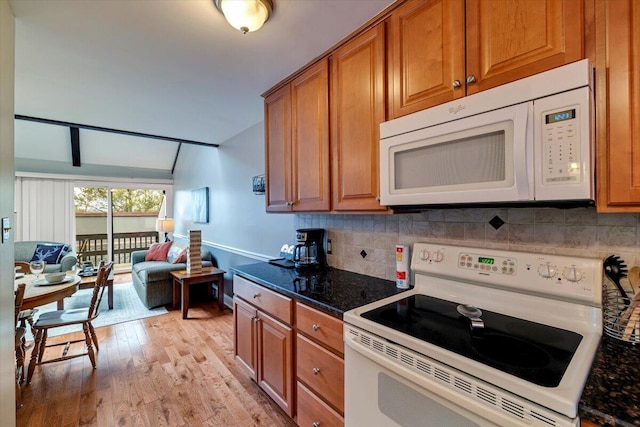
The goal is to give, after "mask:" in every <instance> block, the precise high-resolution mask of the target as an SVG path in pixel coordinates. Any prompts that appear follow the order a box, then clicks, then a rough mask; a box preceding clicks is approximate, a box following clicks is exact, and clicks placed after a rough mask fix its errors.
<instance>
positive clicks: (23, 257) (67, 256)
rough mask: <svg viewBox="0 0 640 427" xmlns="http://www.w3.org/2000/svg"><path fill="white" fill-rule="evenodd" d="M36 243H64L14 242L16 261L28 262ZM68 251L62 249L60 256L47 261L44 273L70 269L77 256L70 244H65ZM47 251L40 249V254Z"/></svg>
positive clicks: (54, 243) (43, 242)
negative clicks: (53, 260)
mask: <svg viewBox="0 0 640 427" xmlns="http://www.w3.org/2000/svg"><path fill="white" fill-rule="evenodd" d="M38 244H42V245H56V246H64V245H66V244H65V243H57V242H46V241H35V240H34V241H23V242H14V243H13V248H14V256H15V260H16V261H22V262H29V261H31V259H32V258H33V255H34V253H35V251H36V248H37V247H38ZM65 249H68V251H65V250H63V251H62V254H61V255H62V256H60V257H58V259H57V261H56V262H55V263H54V262H47V264H46V265H45V267H44V271H45V273H53V272H56V271H69V270H71V269H72V268H73V267H74V266H75V265H76V264H77V263H78V258H77V257H76V253H75V252H74V251H73V249H72V248H71V247H70V246H67V248H65ZM47 252H48V251H47V250H45V251H41V255H46V253H47Z"/></svg>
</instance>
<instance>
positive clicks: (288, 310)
mask: <svg viewBox="0 0 640 427" xmlns="http://www.w3.org/2000/svg"><path fill="white" fill-rule="evenodd" d="M233 292H234V294H236V295H237V296H239V297H240V298H242V299H244V300H246V301H248V302H249V303H251V304H253V305H254V306H256V307H258V308H259V309H261V310H263V311H265V312H267V313H269V314H270V315H271V316H273V317H276V318H278V319H280V320H282V321H283V322H285V323H286V324H288V325H291V324H292V321H293V313H292V312H293V310H292V303H291V298H289V297H285V296H284V295H281V294H279V293H277V292H275V291H272V290H270V289H267V288H265V287H263V286H260V285H258V284H257V283H253V282H251V281H250V280H247V279H245V278H244V277H240V276H238V275H234V276H233Z"/></svg>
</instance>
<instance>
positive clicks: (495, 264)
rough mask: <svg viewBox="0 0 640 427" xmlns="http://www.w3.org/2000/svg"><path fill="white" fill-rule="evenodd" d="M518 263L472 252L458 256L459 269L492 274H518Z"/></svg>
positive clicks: (513, 260)
mask: <svg viewBox="0 0 640 427" xmlns="http://www.w3.org/2000/svg"><path fill="white" fill-rule="evenodd" d="M517 263H518V260H517V259H516V258H512V257H510V258H505V257H496V256H488V255H486V254H474V253H471V252H460V254H459V255H458V267H460V268H467V269H470V270H476V271H483V272H485V273H491V274H512V275H513V274H516V271H517V268H518V267H517Z"/></svg>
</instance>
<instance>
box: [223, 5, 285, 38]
mask: <svg viewBox="0 0 640 427" xmlns="http://www.w3.org/2000/svg"><path fill="white" fill-rule="evenodd" d="M215 3H216V6H217V7H218V9H220V10H221V11H222V13H223V14H224V17H225V18H226V19H227V21H228V22H229V24H231V26H232V27H234V28H236V29H238V30H240V31H242V32H243V33H244V34H246V33H248V32H251V31H256V30H259V29H260V28H261V27H262V25H263V24H264V23H265V22H266V21H267V19H269V15H270V14H271V10H272V7H273V6H272V3H271V0H216V1H215Z"/></svg>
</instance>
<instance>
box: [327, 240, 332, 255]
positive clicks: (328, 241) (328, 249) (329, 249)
mask: <svg viewBox="0 0 640 427" xmlns="http://www.w3.org/2000/svg"><path fill="white" fill-rule="evenodd" d="M327 254H329V255H331V254H332V250H331V239H327Z"/></svg>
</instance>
